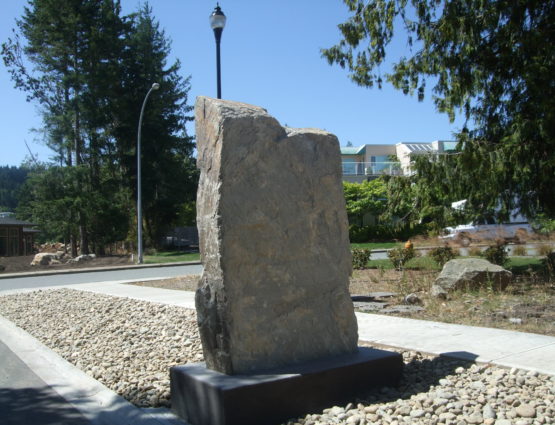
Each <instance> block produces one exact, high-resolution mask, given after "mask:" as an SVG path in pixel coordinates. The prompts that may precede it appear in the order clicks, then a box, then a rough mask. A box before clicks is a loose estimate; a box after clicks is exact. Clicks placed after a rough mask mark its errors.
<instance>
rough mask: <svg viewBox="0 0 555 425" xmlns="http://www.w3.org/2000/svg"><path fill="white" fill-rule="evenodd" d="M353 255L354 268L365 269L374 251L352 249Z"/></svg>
mask: <svg viewBox="0 0 555 425" xmlns="http://www.w3.org/2000/svg"><path fill="white" fill-rule="evenodd" d="M351 254H352V256H353V268H354V269H365V268H366V265H367V264H368V261H369V260H370V255H371V254H372V251H370V250H369V249H366V248H353V249H351Z"/></svg>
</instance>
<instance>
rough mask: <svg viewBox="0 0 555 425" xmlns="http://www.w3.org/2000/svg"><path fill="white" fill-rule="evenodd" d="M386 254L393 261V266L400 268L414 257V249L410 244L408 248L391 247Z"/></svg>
mask: <svg viewBox="0 0 555 425" xmlns="http://www.w3.org/2000/svg"><path fill="white" fill-rule="evenodd" d="M387 256H388V258H389V260H390V261H391V262H392V263H393V267H395V268H396V269H397V270H402V269H403V267H404V265H405V264H407V263H408V262H409V261H410V260H412V259H413V258H414V257H416V251H415V250H414V248H413V247H412V246H411V247H409V248H393V249H390V250H389V251H388V252H387Z"/></svg>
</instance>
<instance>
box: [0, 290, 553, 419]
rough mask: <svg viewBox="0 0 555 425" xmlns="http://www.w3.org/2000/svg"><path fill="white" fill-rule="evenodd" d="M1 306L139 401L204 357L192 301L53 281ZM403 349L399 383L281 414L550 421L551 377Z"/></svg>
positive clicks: (151, 402)
mask: <svg viewBox="0 0 555 425" xmlns="http://www.w3.org/2000/svg"><path fill="white" fill-rule="evenodd" d="M30 312H33V314H29V313H30ZM0 314H2V315H3V316H5V317H6V318H8V319H10V320H11V321H13V322H14V323H16V324H17V325H18V326H20V327H21V328H23V329H25V330H26V331H27V332H29V333H30V334H31V335H33V336H35V337H36V338H37V339H39V340H40V341H42V342H43V343H44V344H45V345H47V346H48V347H50V348H52V349H53V350H55V351H56V352H57V353H59V354H60V355H61V356H62V357H64V358H65V359H66V360H68V361H70V362H71V363H73V364H75V365H76V366H77V367H79V368H80V369H82V370H84V371H85V372H86V373H87V374H89V375H90V376H92V377H94V378H95V379H98V380H99V381H100V382H102V383H103V384H104V385H106V386H107V387H109V388H111V389H112V390H114V391H115V392H117V393H118V394H120V395H122V396H123V397H125V398H126V399H127V400H129V401H130V402H132V403H133V404H135V405H137V406H139V407H147V406H150V407H159V406H168V405H169V376H168V369H169V367H170V366H172V365H175V364H184V363H187V362H197V361H202V348H201V345H200V339H199V336H198V332H197V326H196V317H195V312H194V311H192V310H187V309H183V308H179V307H172V306H164V305H161V304H156V303H148V302H143V301H137V300H132V299H127V298H118V297H111V296H104V295H98V294H92V293H88V292H83V291H76V290H69V289H60V290H47V291H44V290H43V291H36V292H30V293H25V294H18V295H9V296H3V297H0ZM401 353H402V355H403V359H404V361H405V368H404V371H403V378H402V381H401V384H400V386H399V387H398V388H384V389H381V390H379V391H377V392H372V393H368V394H364V395H361V398H360V399H358V400H353V401H352V403H349V404H348V405H347V406H330V408H329V409H325V410H324V411H323V412H320V413H318V414H311V415H307V416H306V417H304V418H298V419H295V420H291V421H289V422H288V424H289V425H293V424H303V425H327V424H354V425H367V424H390V425H401V424H432V425H435V424H445V425H450V424H452V425H466V424H488V425H533V424H534V425H535V424H554V423H555V377H550V376H546V375H541V374H537V373H535V372H526V371H521V370H516V369H512V370H508V369H503V368H498V367H492V366H484V365H475V364H472V363H468V362H463V361H458V360H452V359H445V358H441V357H433V356H428V355H424V354H421V353H418V352H412V351H401Z"/></svg>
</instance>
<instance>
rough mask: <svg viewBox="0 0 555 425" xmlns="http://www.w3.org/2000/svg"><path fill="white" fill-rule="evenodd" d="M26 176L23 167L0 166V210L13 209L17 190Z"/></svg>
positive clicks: (15, 205) (15, 206)
mask: <svg viewBox="0 0 555 425" xmlns="http://www.w3.org/2000/svg"><path fill="white" fill-rule="evenodd" d="M26 178H27V170H26V169H25V168H22V167H13V166H12V167H10V166H9V165H4V166H0V212H5V211H12V212H13V211H15V209H16V208H17V198H18V192H19V189H20V188H21V186H22V185H23V183H25V179H26Z"/></svg>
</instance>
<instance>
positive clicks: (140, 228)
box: [137, 83, 160, 264]
mask: <svg viewBox="0 0 555 425" xmlns="http://www.w3.org/2000/svg"><path fill="white" fill-rule="evenodd" d="M159 87H160V86H159V85H158V84H157V83H154V84H153V85H152V87H151V88H150V90H149V91H148V93H147V94H146V96H145V100H144V101H143V106H142V107H141V115H140V116H139V129H138V130H137V264H142V263H143V207H142V196H141V191H142V185H141V124H142V122H143V114H144V112H145V105H146V101H147V99H148V96H150V93H151V92H152V90H158V88H159Z"/></svg>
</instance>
